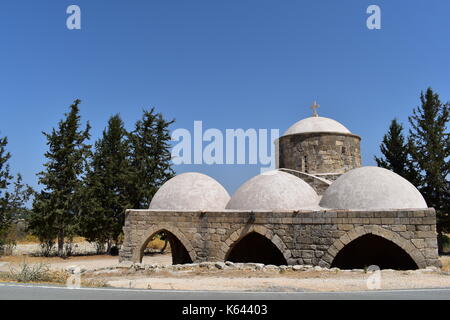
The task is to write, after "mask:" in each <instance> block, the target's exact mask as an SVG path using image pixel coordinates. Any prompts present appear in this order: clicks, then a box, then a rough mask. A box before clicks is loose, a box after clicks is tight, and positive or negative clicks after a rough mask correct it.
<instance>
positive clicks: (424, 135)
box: [409, 88, 450, 251]
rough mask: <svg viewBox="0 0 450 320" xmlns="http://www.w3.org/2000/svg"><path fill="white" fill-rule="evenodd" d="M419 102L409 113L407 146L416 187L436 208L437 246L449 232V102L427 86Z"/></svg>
mask: <svg viewBox="0 0 450 320" xmlns="http://www.w3.org/2000/svg"><path fill="white" fill-rule="evenodd" d="M420 101H421V106H419V107H417V108H415V109H414V111H413V115H412V116H411V117H409V122H410V124H411V130H410V137H409V146H410V150H411V156H412V159H413V161H414V163H415V165H416V166H417V168H418V169H419V172H420V174H421V177H420V178H421V179H420V185H419V190H420V191H421V192H422V194H423V195H424V198H425V200H426V201H427V203H428V205H429V206H430V207H434V208H435V209H436V216H437V232H438V239H439V240H440V241H438V242H439V249H440V251H442V245H441V244H442V241H441V240H442V239H443V233H448V232H450V223H449V222H450V221H449V212H450V182H449V180H448V178H449V174H450V161H449V158H450V135H449V133H448V132H446V130H447V125H448V121H449V113H450V112H449V104H448V103H446V104H444V103H442V102H441V101H440V99H439V95H438V94H437V93H434V92H433V90H432V89H431V88H428V89H427V91H426V93H423V92H422V93H421V95H420Z"/></svg>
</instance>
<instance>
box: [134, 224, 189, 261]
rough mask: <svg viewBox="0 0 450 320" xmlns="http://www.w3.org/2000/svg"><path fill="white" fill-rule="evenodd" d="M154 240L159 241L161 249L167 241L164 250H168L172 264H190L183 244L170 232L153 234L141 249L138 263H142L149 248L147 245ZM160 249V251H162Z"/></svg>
mask: <svg viewBox="0 0 450 320" xmlns="http://www.w3.org/2000/svg"><path fill="white" fill-rule="evenodd" d="M155 239H159V240H161V243H162V248H164V246H165V244H166V243H165V242H166V240H167V246H166V247H165V248H164V250H170V252H171V253H172V264H184V263H192V259H191V257H190V255H189V252H188V251H187V249H186V247H185V246H184V245H183V243H182V242H181V241H180V239H178V238H177V237H176V236H175V235H174V234H173V233H172V232H170V231H168V230H165V229H163V230H159V231H157V232H155V233H153V234H152V235H151V236H150V237H148V239H147V240H146V241H145V243H144V244H143V245H142V247H141V252H140V257H139V261H140V262H142V258H143V256H144V254H145V251H146V249H147V248H148V246H149V243H150V242H151V241H152V240H153V241H154V240H155ZM162 248H161V249H162Z"/></svg>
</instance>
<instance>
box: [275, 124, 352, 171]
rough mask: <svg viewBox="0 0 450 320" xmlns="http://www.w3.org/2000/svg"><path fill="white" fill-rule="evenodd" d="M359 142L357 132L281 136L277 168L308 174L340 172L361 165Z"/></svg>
mask: <svg viewBox="0 0 450 320" xmlns="http://www.w3.org/2000/svg"><path fill="white" fill-rule="evenodd" d="M360 142H361V138H360V137H359V136H357V135H354V134H350V133H334V132H312V133H300V134H292V135H286V136H282V137H280V138H279V140H278V152H279V155H278V168H286V169H292V170H295V171H300V172H305V173H309V174H332V173H337V174H343V173H345V172H347V171H349V170H351V169H354V168H358V167H360V166H361V150H360ZM325 178H326V177H325ZM333 180H334V179H333Z"/></svg>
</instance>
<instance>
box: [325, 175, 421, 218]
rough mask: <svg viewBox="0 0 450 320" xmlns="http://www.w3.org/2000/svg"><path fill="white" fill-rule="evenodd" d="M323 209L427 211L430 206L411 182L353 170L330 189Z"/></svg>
mask: <svg viewBox="0 0 450 320" xmlns="http://www.w3.org/2000/svg"><path fill="white" fill-rule="evenodd" d="M320 206H321V207H324V208H333V209H360V210H374V209H375V210H376V209H425V208H427V203H426V202H425V200H424V198H423V197H422V195H421V194H420V192H419V190H417V189H416V187H414V186H413V185H412V184H411V183H410V182H409V181H408V180H406V179H404V178H402V177H401V176H399V175H398V174H396V173H394V172H392V171H389V170H387V169H383V168H379V167H362V168H357V169H353V170H351V171H349V172H347V173H345V174H344V175H342V176H341V177H339V178H338V179H337V180H336V181H335V182H333V183H332V184H331V186H329V187H328V189H327V190H326V191H325V193H324V195H323V197H322V200H321V201H320Z"/></svg>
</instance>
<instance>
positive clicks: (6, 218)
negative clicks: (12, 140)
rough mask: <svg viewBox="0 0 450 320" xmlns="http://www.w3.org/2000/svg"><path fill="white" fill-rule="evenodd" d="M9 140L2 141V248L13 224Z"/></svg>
mask: <svg viewBox="0 0 450 320" xmlns="http://www.w3.org/2000/svg"><path fill="white" fill-rule="evenodd" d="M7 144H8V139H7V138H6V137H4V138H1V139H0V246H1V245H3V237H4V234H5V233H6V232H7V230H8V228H9V226H10V224H11V216H10V212H9V210H8V202H9V194H8V192H7V190H8V186H9V184H10V183H11V182H10V180H11V179H12V176H11V175H10V172H9V165H8V160H9V159H10V158H11V154H10V153H9V152H7V151H6V145H7Z"/></svg>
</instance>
